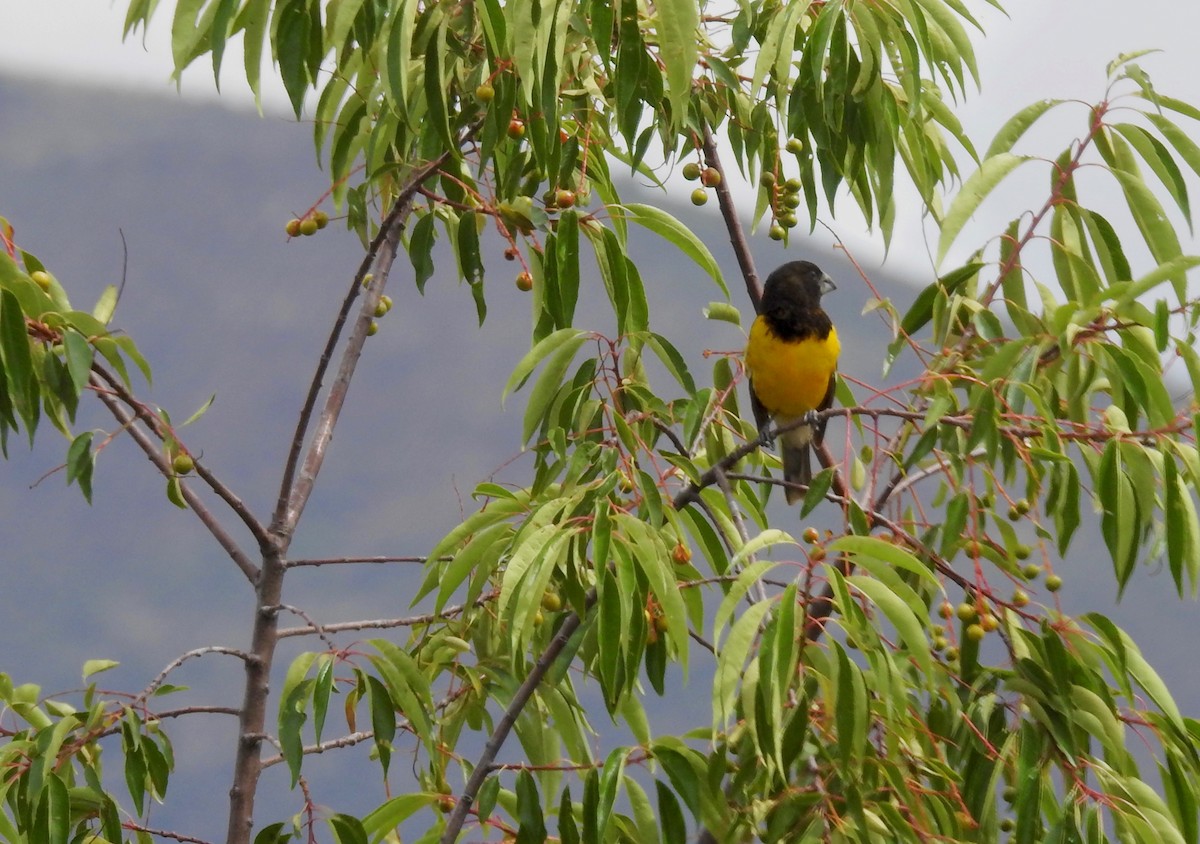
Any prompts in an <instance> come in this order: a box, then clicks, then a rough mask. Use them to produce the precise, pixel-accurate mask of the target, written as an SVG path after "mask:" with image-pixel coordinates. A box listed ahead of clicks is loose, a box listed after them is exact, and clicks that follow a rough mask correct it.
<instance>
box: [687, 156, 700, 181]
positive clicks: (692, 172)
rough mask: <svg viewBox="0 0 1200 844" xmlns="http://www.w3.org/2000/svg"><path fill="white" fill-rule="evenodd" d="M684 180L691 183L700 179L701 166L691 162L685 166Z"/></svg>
mask: <svg viewBox="0 0 1200 844" xmlns="http://www.w3.org/2000/svg"><path fill="white" fill-rule="evenodd" d="M683 178H685V179H687V180H688V181H689V182H694V181H696V180H697V179H699V178H700V165H699V164H697V163H696V162H694V161H689V162H688V163H687V164H685V165H683Z"/></svg>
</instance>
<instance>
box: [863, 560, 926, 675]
mask: <svg viewBox="0 0 1200 844" xmlns="http://www.w3.org/2000/svg"><path fill="white" fill-rule="evenodd" d="M846 582H847V583H848V584H850V585H851V586H853V587H854V588H855V589H857V590H858V591H859V592H861V593H862V594H863V595H865V596H866V597H867V598H868V599H869V600H870V601H871V603H873V604H874V605H875V606H877V607H879V608H880V609H881V610H883V614H884V615H886V616H887V617H888V621H890V622H891V623H892V626H893V627H895V628H896V632H897V633H899V634H900V638H901V639H902V640H903V641H904V644H905V646H906V647H907V648H908V652H909V653H910V654H911V655H912V656H913V658H914V659H915V660H916V661H917V667H918V668H920V673H921V676H923V677H924V678H925V680H926V684H927V685H930V686H932V683H933V659H932V657H931V656H930V652H929V640H928V638H926V636H925V625H924V624H923V623H922V621H921V619H920V618H918V617H917V615H916V614H915V613H914V612H913V611H912V609H911V608H910V607H909V606H908V604H907V603H905V601H904V600H903V599H902V598H901V597H900V596H899V595H897V594H896V593H895V592H893V591H892V590H891V589H889V588H888V587H887V586H885V585H884V584H883V583H881V582H880V581H878V580H874V579H872V578H869V577H863V576H862V575H857V574H855V575H850V576H849V577H847V578H846Z"/></svg>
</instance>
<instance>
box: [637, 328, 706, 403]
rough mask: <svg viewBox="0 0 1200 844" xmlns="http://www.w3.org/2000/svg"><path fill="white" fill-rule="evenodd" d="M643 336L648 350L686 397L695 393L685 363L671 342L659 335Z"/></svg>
mask: <svg viewBox="0 0 1200 844" xmlns="http://www.w3.org/2000/svg"><path fill="white" fill-rule="evenodd" d="M644 336H645V339H646V345H647V346H649V347H650V350H651V351H653V352H654V354H655V355H656V356H657V357H658V359H659V360H660V361H662V364H663V366H665V367H666V368H667V371H668V372H670V373H671V376H672V377H673V378H674V379H675V380H676V381H677V382H679V386H681V387H683V389H684V391H685V392H687V394H688V395H692V394H693V393H695V392H696V382H695V381H693V380H692V375H691V373H690V372H688V368H687V361H685V360H684V358H683V355H681V354H680V353H679V350H678V349H676V348H675V347H674V346H673V345H671V342H670V341H669V340H667V338H666V337H663V336H662V335H661V334H655V333H654V332H649V333H647V334H646V335H644Z"/></svg>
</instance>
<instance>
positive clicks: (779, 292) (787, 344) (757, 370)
mask: <svg viewBox="0 0 1200 844" xmlns="http://www.w3.org/2000/svg"><path fill="white" fill-rule="evenodd" d="M833 289H834V284H833V281H832V280H831V279H830V278H829V276H827V275H826V274H825V273H823V272H821V270H820V268H819V267H817V266H816V265H815V264H812V263H810V262H808V261H791V262H789V263H787V264H784V265H783V266H782V267H780V268H779V269H777V270H775V272H773V273H771V274H770V275H769V276H767V282H766V284H765V285H764V286H763V295H762V301H761V302H759V307H758V316H757V317H756V318H755V320H754V324H753V325H752V326H751V327H750V340H749V342H748V343H747V344H746V359H745V360H746V372H747V373H748V374H749V375H750V403H751V405H752V406H753V408H754V421H755V423H756V424H757V425H758V429H759V431H760V432H762V434H763V439H764V442H767V443H768V444H769V438H768V437H767V436H766V433H767V431H768V430H769V428H770V424H771V421H772V420H774V421H775V424H776V425H777V426H779V427H784V426H787V425H789V424H792V423H794V422H797V421H799V420H801V419H804V418H805V417H808V416H809V415H810V414H812V413H814V412H816V411H819V410H825V409H826V408H827V407H829V406H830V405H831V404H833V391H834V388H835V386H836V384H837V360H838V353H839V352H840V351H841V344H840V343H839V342H838V336H837V329H835V328H834V327H833V321H832V320H830V319H829V314H827V313H825V311H823V310H821V297H822V296H823V295H824V294H826V293H828V292H829V291H831V290H833ZM824 434H825V420H821V421H820V422H816V421H809V422H806V423H805V424H803V425H800V426H798V427H796V428H793V429H792V430H790V431H786V432H784V433H782V434H780V437H779V439H780V445H781V452H782V454H781V456H782V458H783V479H784V480H785V481H788V482H789V483H791V484H804V485H807V484H808V483H809V482H810V481H811V480H812V455H811V449H812V447H813V446H814V445H820V443H821V439H822V437H823V436H824ZM784 495H785V496H786V497H787V502H788V504H791V503H793V502H795V501H796V500H798V499H799V498H800V497H801V496H802V495H803V492H802V491H801V490H799V489H796V488H795V487H793V486H789V487H786V488H785V489H784Z"/></svg>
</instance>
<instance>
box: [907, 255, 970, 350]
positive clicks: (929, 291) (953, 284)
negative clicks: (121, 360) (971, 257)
mask: <svg viewBox="0 0 1200 844" xmlns="http://www.w3.org/2000/svg"><path fill="white" fill-rule="evenodd" d="M983 266H984V265H983V262H982V261H971V262H970V263H967V264H964V265H963V266H961V267H959V268H958V269H956V270H952V271H950V272H948V273H946V274H945V275H944V276H942V277H941V278H939V279H938V280H937V281H935V282H934V283H933V284H931V285H929V286H928V287H926V288H925V289H924V290H922V291H921V292H920V293H919V294H918V295H917V298H916V301H914V302H913V304H912V307H910V308H909V309H908V313H906V314H905V315H904V319H903V320H901V322H900V330H901V331H902V332H903V333H904V334H906V335H908V336H912V335H913V334H915V333H916V332H918V331H920V330H921V329H922V328H924V327H925V325H926V323H928V322H929V320H930V319H932V318H933V310H934V304H935V303H936V302H937V300H938V298H939V297H942V296H952V295H954V294H955V293H956V292H958V289H959V288H960V287H962V286H963V284H965V283H966V282H967V281H968V280H970V279H972V278H975V277H976V276H978V275H979V271H980V270H981V269H982V268H983Z"/></svg>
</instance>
